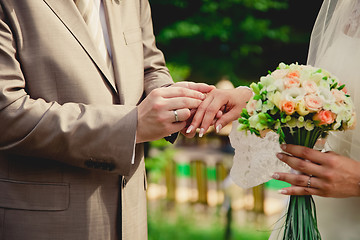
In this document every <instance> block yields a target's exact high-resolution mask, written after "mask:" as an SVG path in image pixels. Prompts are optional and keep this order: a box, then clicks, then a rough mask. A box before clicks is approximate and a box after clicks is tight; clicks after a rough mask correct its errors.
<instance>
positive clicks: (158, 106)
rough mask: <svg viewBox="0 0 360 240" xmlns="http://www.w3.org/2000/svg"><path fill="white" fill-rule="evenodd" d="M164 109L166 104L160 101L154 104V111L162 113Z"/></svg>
mask: <svg viewBox="0 0 360 240" xmlns="http://www.w3.org/2000/svg"><path fill="white" fill-rule="evenodd" d="M163 108H164V103H163V102H160V101H158V102H155V103H154V104H153V107H152V109H153V110H154V111H157V112H158V111H161V110H162V109H163Z"/></svg>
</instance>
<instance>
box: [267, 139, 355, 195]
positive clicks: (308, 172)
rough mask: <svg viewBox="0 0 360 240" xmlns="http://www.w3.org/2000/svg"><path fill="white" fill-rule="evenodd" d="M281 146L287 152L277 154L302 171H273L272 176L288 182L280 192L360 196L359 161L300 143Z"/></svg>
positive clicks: (288, 193) (285, 161)
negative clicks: (288, 184)
mask: <svg viewBox="0 0 360 240" xmlns="http://www.w3.org/2000/svg"><path fill="white" fill-rule="evenodd" d="M281 148H282V149H283V151H285V152H286V153H288V154H290V155H288V154H285V153H279V154H278V155H277V157H278V158H279V159H280V160H281V161H283V162H284V163H286V164H288V165H289V166H290V167H292V168H293V169H295V170H297V171H299V172H302V173H303V174H294V173H275V174H274V175H273V178H275V179H278V180H282V181H285V182H288V183H290V184H292V186H291V187H288V188H284V189H282V190H281V191H280V193H282V194H285V195H318V196H323V197H334V198H345V197H354V196H358V197H359V196H360V185H359V183H360V162H357V161H355V160H353V159H351V158H348V157H345V156H342V155H339V154H336V153H335V152H319V151H317V150H314V149H310V148H307V147H302V146H296V145H282V146H281ZM304 159H306V160H307V161H305V160H304ZM310 176H311V178H310Z"/></svg>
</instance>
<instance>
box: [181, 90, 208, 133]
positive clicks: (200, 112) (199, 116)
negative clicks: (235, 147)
mask: <svg viewBox="0 0 360 240" xmlns="http://www.w3.org/2000/svg"><path fill="white" fill-rule="evenodd" d="M211 102H212V96H209V97H207V98H206V99H205V100H204V101H203V102H202V103H201V104H200V106H199V107H198V109H197V111H196V113H195V115H194V117H193V120H192V122H191V124H190V126H189V128H188V129H187V131H186V133H191V132H194V131H195V130H196V129H197V128H198V127H199V126H200V124H201V122H202V120H203V117H204V115H205V111H206V110H207V108H208V106H209V105H210V103H211ZM200 131H202V134H204V133H205V131H203V130H200Z"/></svg>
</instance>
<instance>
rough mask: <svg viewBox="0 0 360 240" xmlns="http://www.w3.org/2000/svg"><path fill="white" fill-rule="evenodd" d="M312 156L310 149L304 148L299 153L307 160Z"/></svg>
mask: <svg viewBox="0 0 360 240" xmlns="http://www.w3.org/2000/svg"><path fill="white" fill-rule="evenodd" d="M311 154H312V149H310V148H304V149H303V150H302V153H301V157H302V158H304V159H308V158H309V157H310V156H311Z"/></svg>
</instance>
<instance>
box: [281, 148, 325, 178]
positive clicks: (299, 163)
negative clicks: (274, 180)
mask: <svg viewBox="0 0 360 240" xmlns="http://www.w3.org/2000/svg"><path fill="white" fill-rule="evenodd" d="M276 157H277V158H278V159H279V160H280V161H282V162H284V163H286V164H287V165H289V166H290V167H291V168H293V169H295V170H297V171H300V172H302V173H305V174H307V175H315V176H322V175H323V170H322V169H323V167H322V166H321V165H317V164H314V163H312V162H310V161H306V160H304V159H300V158H297V157H293V156H291V155H288V154H285V153H278V154H276Z"/></svg>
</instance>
